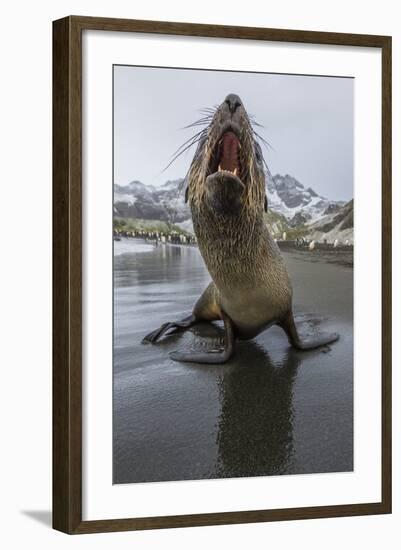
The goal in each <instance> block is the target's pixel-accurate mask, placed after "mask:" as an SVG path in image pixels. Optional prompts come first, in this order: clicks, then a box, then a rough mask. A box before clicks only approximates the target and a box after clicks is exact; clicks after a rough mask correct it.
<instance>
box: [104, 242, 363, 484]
mask: <svg viewBox="0 0 401 550" xmlns="http://www.w3.org/2000/svg"><path fill="white" fill-rule="evenodd" d="M114 248H115V251H114V387H113V392H114V394H113V403H114V404H113V409H114V410H113V439H114V441H113V446H114V453H113V480H114V483H132V482H145V481H167V480H185V479H208V478H209V479H210V478H224V477H238V476H247V477H252V476H261V475H278V474H306V473H318V472H339V471H342V472H344V471H350V470H352V469H353V364H352V363H353V359H352V356H353V333H352V331H353V313H352V307H353V306H352V304H353V270H352V267H350V266H349V265H350V262H349V257H348V259H347V258H345V259H344V258H342V257H341V255H337V259H336V260H335V261H333V259H332V258H330V257H329V258H328V257H327V256H326V255H324V254H322V255H319V254H314V253H313V252H310V253H303V252H297V251H284V252H283V256H284V258H285V261H286V263H287V266H288V269H289V272H290V275H291V277H292V281H293V287H294V310H295V314H296V318H297V323H298V324H299V327H300V332H301V333H302V332H305V333H309V332H310V331H315V330H318V331H319V330H327V331H336V332H338V333H339V334H340V340H339V341H338V342H337V343H335V344H333V345H332V346H330V347H326V348H323V349H319V350H314V351H310V352H299V351H295V350H293V349H291V348H290V347H289V345H288V342H287V339H286V337H285V334H284V333H283V332H282V330H281V329H279V328H277V327H274V328H272V329H270V330H268V331H266V332H264V333H263V334H261V335H259V336H258V337H257V338H256V339H255V340H252V341H250V342H241V343H239V344H238V345H237V349H236V354H235V356H234V357H233V358H232V359H231V360H230V361H229V362H228V363H227V364H225V365H197V364H189V363H187V364H184V363H176V362H174V361H172V360H170V358H169V352H170V351H173V350H176V349H180V348H185V347H187V346H192V347H195V348H196V347H197V346H199V345H200V342H201V341H204V340H205V339H206V340H207V341H208V342H209V343H210V345H212V344H213V342H214V341H215V339H216V338H220V337H221V334H222V332H221V329H219V327H218V326H216V327H212V326H210V325H198V326H196V327H194V328H193V329H192V330H191V331H188V332H186V333H183V334H178V335H172V336H170V337H168V338H165V339H164V340H163V341H161V342H160V343H158V344H157V345H143V344H141V340H142V338H143V336H144V335H145V334H147V333H148V332H149V331H151V330H152V329H154V328H157V327H158V326H159V325H160V324H161V323H163V322H165V321H171V320H175V319H179V318H181V317H184V316H185V315H187V314H189V313H190V311H191V309H192V307H193V304H194V302H195V301H196V299H197V298H198V297H199V295H200V293H201V292H202V291H203V289H204V288H205V287H206V285H207V284H208V282H209V280H210V278H209V275H208V273H207V271H206V269H205V267H204V265H203V262H202V258H201V256H200V254H199V251H198V249H197V247H194V246H171V245H159V246H157V247H153V246H152V245H150V244H147V243H144V242H142V241H139V240H136V239H131V240H128V239H122V241H121V242H115V243H114Z"/></svg>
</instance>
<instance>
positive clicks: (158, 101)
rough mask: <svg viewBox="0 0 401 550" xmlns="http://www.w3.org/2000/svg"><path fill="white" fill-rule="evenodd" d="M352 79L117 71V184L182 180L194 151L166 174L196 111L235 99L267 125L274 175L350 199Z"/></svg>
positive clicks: (139, 69)
mask: <svg viewBox="0 0 401 550" xmlns="http://www.w3.org/2000/svg"><path fill="white" fill-rule="evenodd" d="M353 82H354V81H353V79H350V78H331V77H318V76H297V75H279V74H264V73H242V72H224V71H204V70H202V71H201V70H188V69H165V68H152V67H127V66H116V67H114V181H115V183H118V184H120V185H125V184H127V183H129V182H130V181H132V180H140V181H142V182H143V183H145V184H147V185H148V184H152V185H160V184H161V183H164V182H165V181H167V180H168V179H176V178H179V177H183V176H184V175H185V174H186V172H187V170H188V167H189V164H190V162H191V159H192V156H193V153H194V148H193V149H191V150H190V151H189V152H187V153H186V154H184V155H182V156H181V157H180V158H179V159H178V160H176V161H175V162H174V163H173V164H172V166H170V168H168V169H167V170H166V171H164V172H163V169H164V168H165V166H166V165H167V164H168V162H169V159H170V157H171V156H172V154H173V153H174V151H175V150H176V149H177V148H178V147H179V146H180V145H181V144H182V143H183V142H184V141H185V140H186V139H188V138H189V137H191V135H193V134H194V133H195V132H196V131H198V130H199V129H200V128H197V127H196V128H192V129H187V130H183V129H182V128H183V127H184V126H186V125H188V124H190V123H191V122H193V121H195V120H197V119H198V118H200V117H201V116H203V115H202V114H201V113H199V109H201V108H203V107H212V106H214V105H216V104H219V103H221V102H222V101H223V100H224V98H225V96H226V95H227V94H229V93H236V94H238V95H239V96H240V97H241V99H242V101H243V103H244V105H245V108H246V109H247V111H248V112H249V113H251V114H253V115H254V116H255V118H256V120H257V121H258V122H259V123H260V124H263V126H264V128H259V129H257V131H258V132H259V133H260V134H261V135H262V136H263V137H264V138H265V139H266V140H267V141H268V142H269V143H270V145H271V146H272V149H269V150H265V149H264V155H265V159H266V161H267V164H268V166H269V168H270V170H271V172H272V174H273V175H274V174H276V173H280V174H290V175H292V176H294V177H295V178H297V179H298V180H299V181H300V182H301V183H302V184H303V185H304V186H305V187H312V188H313V189H314V190H315V191H316V192H317V193H319V194H321V195H323V196H325V197H328V198H330V199H337V200H348V199H350V198H352V196H353V85H354V84H353Z"/></svg>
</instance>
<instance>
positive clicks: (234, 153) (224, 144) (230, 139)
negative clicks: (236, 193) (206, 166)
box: [210, 130, 241, 179]
mask: <svg viewBox="0 0 401 550" xmlns="http://www.w3.org/2000/svg"><path fill="white" fill-rule="evenodd" d="M240 149H241V143H240V141H239V139H238V136H237V135H236V134H235V133H234V132H233V131H232V130H228V131H226V132H224V133H223V135H222V136H221V138H220V140H219V142H218V143H217V145H216V147H215V149H214V151H213V154H212V158H211V163H210V174H215V173H216V172H223V173H224V175H233V176H237V177H238V178H239V179H241V162H240ZM222 175H223V174H222Z"/></svg>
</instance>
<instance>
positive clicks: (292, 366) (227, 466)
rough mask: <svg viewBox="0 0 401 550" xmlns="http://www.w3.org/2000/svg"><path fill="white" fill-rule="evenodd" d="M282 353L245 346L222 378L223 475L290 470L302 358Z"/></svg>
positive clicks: (220, 466) (220, 462)
mask: <svg viewBox="0 0 401 550" xmlns="http://www.w3.org/2000/svg"><path fill="white" fill-rule="evenodd" d="M280 354H281V357H280V356H279V357H277V358H276V357H274V358H272V357H273V354H271V356H269V354H268V353H267V352H266V351H265V350H264V349H263V348H261V347H260V346H259V345H258V344H257V343H256V342H247V343H243V344H241V345H239V346H238V348H237V353H236V355H235V357H234V358H233V359H232V361H231V362H230V365H229V368H226V369H224V373H222V375H221V377H220V379H219V382H218V384H219V392H220V402H221V415H220V418H219V422H218V433H217V445H218V459H217V466H216V471H217V473H218V475H219V477H239V476H262V475H276V474H283V473H286V472H288V468H289V466H290V465H291V461H292V455H293V433H292V432H293V404H292V397H293V384H294V379H295V376H296V373H297V368H298V366H299V363H300V358H299V355H298V354H297V353H296V352H295V351H294V350H291V349H288V350H280V352H279V355H280ZM274 355H276V354H274Z"/></svg>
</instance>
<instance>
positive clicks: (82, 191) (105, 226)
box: [53, 16, 391, 534]
mask: <svg viewBox="0 0 401 550" xmlns="http://www.w3.org/2000/svg"><path fill="white" fill-rule="evenodd" d="M53 192H54V201H53V232H54V233H53V235H54V239H53V243H54V245H53V253H54V259H53V266H54V271H53V275H54V277H53V281H54V283H53V284H54V288H53V298H54V331H53V334H54V337H53V343H54V362H53V380H54V383H53V526H54V528H55V529H58V530H60V531H63V532H66V533H69V534H75V533H93V532H105V531H121V530H134V529H156V528H166V527H185V526H201V525H217V524H233V523H249V522H265V521H281V520H292V519H307V518H325V517H336V516H353V515H355V516H356V515H366V514H384V513H390V512H391V309H390V308H391V38H390V37H388V36H371V35H357V34H338V33H323V32H311V31H304V30H281V29H264V28H247V27H228V26H216V25H198V24H187V23H172V22H155V21H137V20H121V19H102V18H91V17H78V16H73V17H66V18H64V19H60V20H58V21H55V22H54V23H53Z"/></svg>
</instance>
